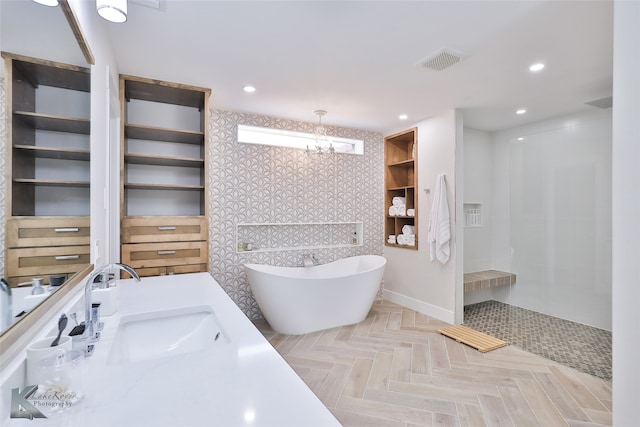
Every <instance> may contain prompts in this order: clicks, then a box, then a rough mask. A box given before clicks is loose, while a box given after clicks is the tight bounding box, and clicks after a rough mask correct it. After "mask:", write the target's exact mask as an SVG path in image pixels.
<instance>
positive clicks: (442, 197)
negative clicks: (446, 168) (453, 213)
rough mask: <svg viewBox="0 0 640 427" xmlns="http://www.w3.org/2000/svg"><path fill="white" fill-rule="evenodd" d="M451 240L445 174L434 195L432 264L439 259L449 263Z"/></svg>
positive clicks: (432, 208) (431, 226)
mask: <svg viewBox="0 0 640 427" xmlns="http://www.w3.org/2000/svg"><path fill="white" fill-rule="evenodd" d="M450 239H451V220H450V218H449V204H448V202H447V183H446V181H445V177H444V174H442V175H440V176H438V183H437V184H436V191H435V193H434V195H433V204H432V205H431V214H430V216H429V233H428V234H427V240H428V241H429V252H430V253H429V258H430V260H431V262H433V260H434V259H437V260H438V261H440V262H441V263H443V264H446V263H447V261H449V256H450V248H449V240H450Z"/></svg>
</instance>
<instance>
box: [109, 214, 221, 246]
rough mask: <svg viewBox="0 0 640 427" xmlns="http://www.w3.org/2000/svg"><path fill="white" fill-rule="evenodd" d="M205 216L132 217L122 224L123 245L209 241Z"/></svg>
mask: <svg viewBox="0 0 640 427" xmlns="http://www.w3.org/2000/svg"><path fill="white" fill-rule="evenodd" d="M208 235H209V230H208V228H207V219H206V217H204V216H131V217H126V218H125V219H124V221H123V222H122V243H152V242H191V241H198V240H207V238H208Z"/></svg>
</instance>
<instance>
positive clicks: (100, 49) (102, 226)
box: [69, 0, 119, 265]
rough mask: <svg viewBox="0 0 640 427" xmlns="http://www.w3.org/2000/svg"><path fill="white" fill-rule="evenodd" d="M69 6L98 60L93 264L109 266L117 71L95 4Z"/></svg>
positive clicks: (76, 1) (114, 209) (94, 72)
mask: <svg viewBox="0 0 640 427" xmlns="http://www.w3.org/2000/svg"><path fill="white" fill-rule="evenodd" d="M69 3H70V5H71V8H72V10H73V12H74V14H75V15H76V18H77V20H78V22H79V23H80V27H81V28H82V32H83V33H84V36H85V38H86V39H87V40H88V44H89V46H90V47H91V51H92V53H93V56H94V58H95V65H92V66H91V160H92V161H91V240H92V242H91V261H92V262H93V263H94V264H96V265H102V264H106V263H107V262H109V260H108V259H107V258H108V255H107V254H108V253H109V252H110V246H109V245H110V241H109V234H110V233H109V227H110V224H111V222H110V221H109V218H110V217H112V216H113V215H116V216H117V215H118V212H119V211H118V206H110V205H109V203H108V197H107V196H106V195H108V194H109V192H113V191H117V189H118V186H113V185H112V183H113V182H115V183H117V182H118V179H119V173H118V172H116V173H114V171H112V170H111V168H109V162H108V161H105V159H109V158H110V155H112V154H113V153H111V150H110V138H109V126H110V117H109V114H110V96H109V85H110V82H112V81H116V82H117V81H118V67H117V65H116V62H115V60H114V56H113V50H112V47H111V43H110V41H109V36H108V34H107V29H106V25H107V24H106V21H104V20H103V19H102V18H100V17H99V16H98V14H97V13H96V11H95V4H94V3H93V2H87V1H82V0H70V1H69ZM112 141H113V140H112ZM112 143H113V142H112ZM111 243H113V242H111ZM116 244H117V242H116Z"/></svg>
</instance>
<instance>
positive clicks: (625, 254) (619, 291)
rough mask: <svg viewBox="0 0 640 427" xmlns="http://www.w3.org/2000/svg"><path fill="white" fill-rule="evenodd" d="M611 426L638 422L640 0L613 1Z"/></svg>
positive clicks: (639, 374) (639, 372)
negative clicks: (612, 403)
mask: <svg viewBox="0 0 640 427" xmlns="http://www.w3.org/2000/svg"><path fill="white" fill-rule="evenodd" d="M613 40H614V49H613V156H612V165H613V166H612V169H613V185H612V188H613V194H612V205H613V209H612V211H613V212H612V219H613V221H612V222H613V269H612V270H613V278H612V288H613V302H612V306H613V307H612V308H613V337H614V339H613V396H614V399H615V401H614V405H613V425H615V426H632V425H637V424H638V396H640V365H638V353H639V352H640V343H639V341H638V329H639V327H640V310H638V301H640V286H638V278H639V277H640V262H639V261H640V258H639V254H640V251H638V241H640V222H639V221H638V218H640V190H638V183H640V168H639V167H638V159H640V144H639V143H638V142H639V141H640V120H639V119H640V79H639V78H638V76H640V55H638V46H640V2H637V1H635V2H630V1H616V2H615V3H614V37H613Z"/></svg>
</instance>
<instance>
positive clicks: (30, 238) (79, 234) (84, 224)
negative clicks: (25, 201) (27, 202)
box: [7, 216, 90, 248]
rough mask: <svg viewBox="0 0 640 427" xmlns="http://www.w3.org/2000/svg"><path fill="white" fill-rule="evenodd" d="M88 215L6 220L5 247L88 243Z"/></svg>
mask: <svg viewBox="0 0 640 427" xmlns="http://www.w3.org/2000/svg"><path fill="white" fill-rule="evenodd" d="M89 238H90V229H89V217H88V216H72V217H33V218H13V219H10V220H8V221H7V247H9V248H26V247H42V246H77V245H88V244H89Z"/></svg>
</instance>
